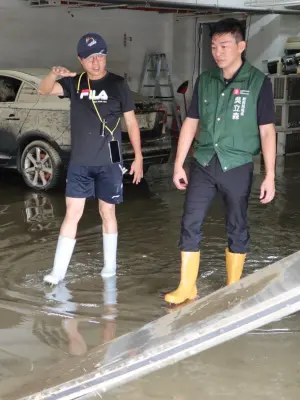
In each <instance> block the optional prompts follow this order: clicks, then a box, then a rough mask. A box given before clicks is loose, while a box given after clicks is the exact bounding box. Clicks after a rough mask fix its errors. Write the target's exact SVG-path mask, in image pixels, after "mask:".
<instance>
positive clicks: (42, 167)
mask: <svg viewBox="0 0 300 400" xmlns="http://www.w3.org/2000/svg"><path fill="white" fill-rule="evenodd" d="M24 173H25V175H26V177H27V179H28V180H29V181H30V183H31V184H32V185H33V186H36V187H44V186H46V185H47V184H48V183H49V181H50V180H51V178H52V176H53V167H52V162H51V158H50V156H49V154H48V153H47V152H46V151H45V150H44V149H43V148H41V147H33V148H32V149H30V150H29V151H28V153H27V154H26V157H25V161H24Z"/></svg>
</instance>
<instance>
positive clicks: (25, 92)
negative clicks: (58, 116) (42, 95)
mask: <svg viewBox="0 0 300 400" xmlns="http://www.w3.org/2000/svg"><path fill="white" fill-rule="evenodd" d="M17 101H18V103H36V102H37V101H38V92H37V89H36V88H35V87H34V86H32V85H30V84H29V83H27V82H24V84H23V85H22V87H21V90H20V93H19V95H18V99H17Z"/></svg>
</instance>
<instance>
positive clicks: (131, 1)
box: [60, 0, 300, 15]
mask: <svg viewBox="0 0 300 400" xmlns="http://www.w3.org/2000/svg"><path fill="white" fill-rule="evenodd" d="M60 3H61V5H66V6H69V7H70V6H71V7H72V6H77V7H105V6H106V5H109V6H111V8H113V7H114V6H115V7H116V8H120V9H123V10H124V9H125V10H126V9H130V10H140V11H153V12H170V13H178V14H179V13H180V14H183V13H186V12H197V13H199V12H201V11H203V12H204V13H207V14H210V13H213V14H216V13H224V12H242V13H247V14H255V15H266V14H278V15H300V10H282V9H281V10H275V9H274V8H267V9H263V8H258V7H245V8H241V7H232V6H226V7H223V6H222V7H217V6H212V7H207V6H203V5H202V6H201V5H199V4H180V3H178V2H173V1H156V0H149V1H148V0H146V1H144V2H142V1H141V0H127V2H126V4H127V5H126V6H125V5H124V0H114V1H113V3H112V1H111V0H92V1H90V0H79V1H72V0H70V1H67V0H61V1H60Z"/></svg>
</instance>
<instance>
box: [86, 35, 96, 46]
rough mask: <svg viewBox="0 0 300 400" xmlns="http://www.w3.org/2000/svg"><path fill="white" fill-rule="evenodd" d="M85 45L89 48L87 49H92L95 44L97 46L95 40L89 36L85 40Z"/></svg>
mask: <svg viewBox="0 0 300 400" xmlns="http://www.w3.org/2000/svg"><path fill="white" fill-rule="evenodd" d="M85 43H86V44H87V45H88V46H89V47H92V46H94V45H95V44H97V40H95V39H94V38H93V37H91V36H88V37H87V38H86V39H85Z"/></svg>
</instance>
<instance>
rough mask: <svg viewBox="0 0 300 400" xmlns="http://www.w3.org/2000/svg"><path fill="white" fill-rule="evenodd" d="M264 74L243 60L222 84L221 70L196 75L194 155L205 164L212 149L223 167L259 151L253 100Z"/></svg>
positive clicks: (251, 158)
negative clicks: (238, 69)
mask: <svg viewBox="0 0 300 400" xmlns="http://www.w3.org/2000/svg"><path fill="white" fill-rule="evenodd" d="M264 79H265V75H264V73H263V72H261V71H259V70H258V69H257V68H255V67H253V66H252V65H250V64H249V63H248V62H247V61H245V63H244V65H243V66H242V68H241V70H240V71H239V73H238V75H237V76H236V77H235V79H234V80H233V81H232V82H231V83H229V84H228V85H226V84H225V82H224V79H223V76H222V71H221V69H219V68H215V69H213V70H211V71H205V72H203V73H202V74H201V75H200V79H199V89H198V93H199V101H198V103H199V115H200V124H199V132H198V134H197V135H196V137H195V141H194V157H195V158H196V159H197V160H198V162H199V163H200V164H201V165H203V166H206V165H207V164H208V163H209V161H210V160H211V158H212V157H213V156H214V154H215V153H216V154H217V156H218V158H219V161H220V164H221V167H222V169H223V171H227V170H229V169H231V168H235V167H238V166H240V165H243V164H246V163H248V162H251V161H252V160H253V155H256V154H258V153H259V152H260V148H261V145H260V135H259V127H258V124H257V101H258V96H259V92H260V89H261V87H262V84H263V81H264Z"/></svg>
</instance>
